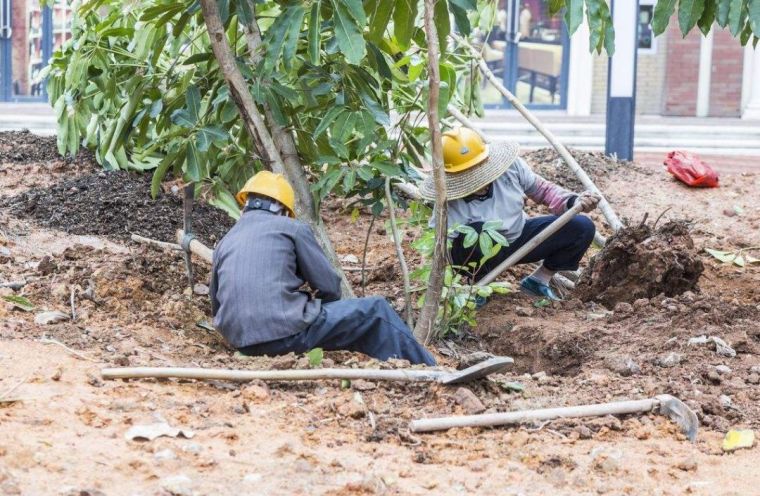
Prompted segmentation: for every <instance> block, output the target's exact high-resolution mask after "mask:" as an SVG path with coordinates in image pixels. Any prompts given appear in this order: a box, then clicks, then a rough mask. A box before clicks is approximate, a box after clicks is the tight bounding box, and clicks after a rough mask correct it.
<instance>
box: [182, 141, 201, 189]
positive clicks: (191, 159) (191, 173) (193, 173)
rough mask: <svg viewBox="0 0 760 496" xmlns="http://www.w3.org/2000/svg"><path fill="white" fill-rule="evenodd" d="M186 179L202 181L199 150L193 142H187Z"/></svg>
mask: <svg viewBox="0 0 760 496" xmlns="http://www.w3.org/2000/svg"><path fill="white" fill-rule="evenodd" d="M185 177H186V178H187V179H188V180H189V181H193V182H198V181H200V180H201V169H200V159H199V157H198V150H197V149H196V148H195V145H193V143H192V142H191V141H188V142H187V157H186V159H185Z"/></svg>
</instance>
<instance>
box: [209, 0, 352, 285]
mask: <svg viewBox="0 0 760 496" xmlns="http://www.w3.org/2000/svg"><path fill="white" fill-rule="evenodd" d="M201 10H202V11H203V19H204V21H205V22H206V29H207V30H208V34H209V39H210V40H211V48H212V50H213V52H214V56H215V57H216V59H217V62H218V63H219V68H220V69H221V71H222V74H223V75H224V79H225V81H226V82H227V85H228V86H229V88H230V95H231V96H232V99H233V100H234V101H235V104H236V105H237V107H238V111H239V112H240V116H241V117H242V119H243V123H244V125H245V127H246V129H247V130H248V133H249V134H250V135H251V137H252V138H253V141H254V144H255V145H256V149H257V150H258V152H259V154H260V155H261V156H262V158H263V159H264V162H265V164H266V165H267V166H268V167H269V168H270V169H271V170H273V171H274V172H277V173H279V174H283V175H284V176H285V177H287V178H288V181H289V182H290V184H291V185H292V186H293V189H294V190H295V192H296V200H297V201H296V213H297V214H298V216H299V217H301V218H303V219H305V220H306V221H307V222H308V223H309V224H310V225H311V227H312V229H313V230H314V233H315V235H316V238H317V241H318V242H319V244H320V245H321V246H322V249H323V250H324V252H325V254H326V255H327V257H328V258H329V259H330V262H331V264H332V265H333V267H334V268H335V270H336V271H337V272H338V274H339V275H340V277H341V292H342V293H343V296H344V297H351V296H353V291H352V290H351V285H350V284H349V283H348V279H346V275H345V274H344V273H343V270H342V269H341V267H340V263H339V261H338V257H337V255H336V254H335V250H333V248H332V244H331V243H330V239H329V237H328V235H327V230H326V229H325V227H324V225H323V224H322V220H321V218H320V217H319V213H318V212H317V211H316V209H315V208H314V202H313V200H312V196H311V191H310V189H309V182H308V179H307V178H306V174H305V173H304V169H303V166H302V165H301V163H300V161H299V159H298V154H297V151H296V147H295V142H294V141H293V137H292V135H291V134H290V133H289V132H287V131H286V130H285V129H283V128H282V127H281V126H279V125H277V124H276V122H275V121H274V119H273V118H272V115H271V113H270V112H268V109H267V118H266V120H265V118H264V116H263V115H262V114H261V112H260V111H259V109H258V107H257V106H256V103H255V102H254V101H253V98H252V97H251V94H250V92H249V91H248V85H247V84H246V82H245V79H244V78H243V75H242V73H241V72H240V69H238V67H237V64H236V61H235V56H234V54H233V52H232V48H231V47H230V44H229V41H228V40H227V35H226V33H225V31H224V25H223V24H222V21H221V19H220V17H219V9H218V7H217V4H216V1H215V0H201ZM254 24H255V21H254ZM247 28H248V31H249V32H248V34H247V36H246V41H247V42H248V45H249V48H252V53H251V56H252V57H253V58H254V59H253V60H254V62H255V61H256V57H259V54H258V50H259V48H260V47H261V34H260V32H259V31H258V25H256V26H255V27H254V26H248V27H247ZM266 121H268V123H267V122H266ZM270 129H271V133H270Z"/></svg>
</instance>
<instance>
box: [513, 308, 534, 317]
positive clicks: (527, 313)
mask: <svg viewBox="0 0 760 496" xmlns="http://www.w3.org/2000/svg"><path fill="white" fill-rule="evenodd" d="M515 313H516V314H517V315H518V316H520V317H532V316H533V309H532V308H527V307H517V308H515Z"/></svg>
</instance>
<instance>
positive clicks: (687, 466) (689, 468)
mask: <svg viewBox="0 0 760 496" xmlns="http://www.w3.org/2000/svg"><path fill="white" fill-rule="evenodd" d="M676 468H677V469H678V470H683V471H684V472H694V471H696V470H697V460H696V459H694V457H689V458H686V459H684V460H681V461H679V462H678V463H677V464H676Z"/></svg>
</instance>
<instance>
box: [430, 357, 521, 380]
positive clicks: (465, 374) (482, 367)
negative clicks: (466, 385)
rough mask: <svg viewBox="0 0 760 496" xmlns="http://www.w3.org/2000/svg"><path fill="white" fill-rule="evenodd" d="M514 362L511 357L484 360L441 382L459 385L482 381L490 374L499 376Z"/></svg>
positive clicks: (447, 376) (447, 375) (446, 376)
mask: <svg viewBox="0 0 760 496" xmlns="http://www.w3.org/2000/svg"><path fill="white" fill-rule="evenodd" d="M513 363H514V360H512V359H511V358H509V357H493V358H489V359H488V360H484V361H482V362H480V363H478V364H477V365H473V366H472V367H467V368H466V369H464V370H459V371H457V372H452V373H449V374H446V375H444V376H443V377H442V378H441V379H440V382H441V383H443V384H459V383H463V382H469V381H474V380H476V379H481V378H483V377H486V376H488V375H490V374H497V373H499V372H501V371H503V370H505V369H506V368H507V367H509V366H510V365H512V364H513Z"/></svg>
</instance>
